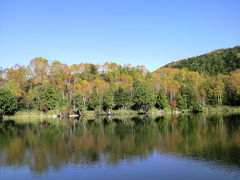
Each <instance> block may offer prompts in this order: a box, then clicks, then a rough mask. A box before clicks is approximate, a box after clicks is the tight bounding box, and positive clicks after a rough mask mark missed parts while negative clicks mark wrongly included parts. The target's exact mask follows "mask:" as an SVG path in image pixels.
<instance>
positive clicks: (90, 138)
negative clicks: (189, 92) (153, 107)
mask: <svg viewBox="0 0 240 180" xmlns="http://www.w3.org/2000/svg"><path fill="white" fill-rule="evenodd" d="M54 178H56V179H66V178H71V179H84V180H85V179H104V180H106V179H114V180H116V179H201V180H202V179H216V180H220V179H227V180H231V179H240V115H238V114H229V115H227V114H225V115H221V114H215V115H204V114H198V115H180V116H163V117H146V116H141V117H133V118H130V117H127V118H113V117H112V118H111V119H93V120H83V119H80V120H63V121H59V120H56V119H55V120H41V121H40V120H12V121H3V122H0V179H54ZM69 180H70V179H69Z"/></svg>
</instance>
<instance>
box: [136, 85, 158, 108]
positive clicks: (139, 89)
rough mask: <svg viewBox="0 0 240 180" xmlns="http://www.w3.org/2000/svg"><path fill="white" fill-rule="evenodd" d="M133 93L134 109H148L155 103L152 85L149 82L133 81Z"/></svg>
mask: <svg viewBox="0 0 240 180" xmlns="http://www.w3.org/2000/svg"><path fill="white" fill-rule="evenodd" d="M133 95H134V98H133V101H134V106H135V108H136V109H142V110H144V111H148V110H149V109H150V108H151V107H153V105H154V104H155V95H154V91H153V87H152V85H151V84H150V83H149V82H146V81H145V82H140V81H136V82H135V83H134V90H133Z"/></svg>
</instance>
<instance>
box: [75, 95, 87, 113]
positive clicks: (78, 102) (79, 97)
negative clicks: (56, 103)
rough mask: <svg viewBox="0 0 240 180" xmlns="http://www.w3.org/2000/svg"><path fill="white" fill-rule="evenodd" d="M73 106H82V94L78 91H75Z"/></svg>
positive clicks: (79, 107) (81, 107)
mask: <svg viewBox="0 0 240 180" xmlns="http://www.w3.org/2000/svg"><path fill="white" fill-rule="evenodd" d="M73 106H74V107H75V108H77V109H81V110H82V109H83V108H84V102H83V96H82V95H81V94H80V93H76V94H75V96H74V97H73Z"/></svg>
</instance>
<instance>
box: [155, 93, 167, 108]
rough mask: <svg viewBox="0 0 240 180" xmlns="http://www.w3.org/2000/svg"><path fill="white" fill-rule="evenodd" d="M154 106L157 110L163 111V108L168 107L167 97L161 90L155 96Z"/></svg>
mask: <svg viewBox="0 0 240 180" xmlns="http://www.w3.org/2000/svg"><path fill="white" fill-rule="evenodd" d="M156 106H157V108H159V109H165V108H169V107H170V106H169V102H168V99H167V96H166V94H165V92H164V90H163V89H160V90H159V91H158V94H157V97H156Z"/></svg>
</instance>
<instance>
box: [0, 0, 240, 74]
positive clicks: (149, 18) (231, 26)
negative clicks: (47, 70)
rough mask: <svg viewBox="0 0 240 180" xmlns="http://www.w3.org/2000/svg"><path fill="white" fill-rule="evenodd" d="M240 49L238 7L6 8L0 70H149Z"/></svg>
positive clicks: (223, 3) (18, 2) (82, 4)
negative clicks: (41, 64)
mask: <svg viewBox="0 0 240 180" xmlns="http://www.w3.org/2000/svg"><path fill="white" fill-rule="evenodd" d="M236 45H240V0H144V1H143V0H0V66H1V67H10V66H13V65H14V64H16V63H18V64H21V65H27V64H28V63H29V62H30V60H31V59H33V58H34V57H39V56H41V57H45V58H47V59H48V60H50V61H52V60H59V61H61V62H63V63H67V64H73V63H77V64H78V63H81V62H90V63H100V64H102V63H104V62H105V61H111V62H117V63H119V64H125V63H131V64H133V65H145V66H146V67H147V68H148V69H150V70H155V69H156V68H158V67H160V66H163V65H165V64H166V63H169V62H171V61H175V60H179V59H182V58H187V57H191V56H196V55H200V54H202V53H206V52H209V51H212V50H215V49H219V48H228V47H233V46H236Z"/></svg>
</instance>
